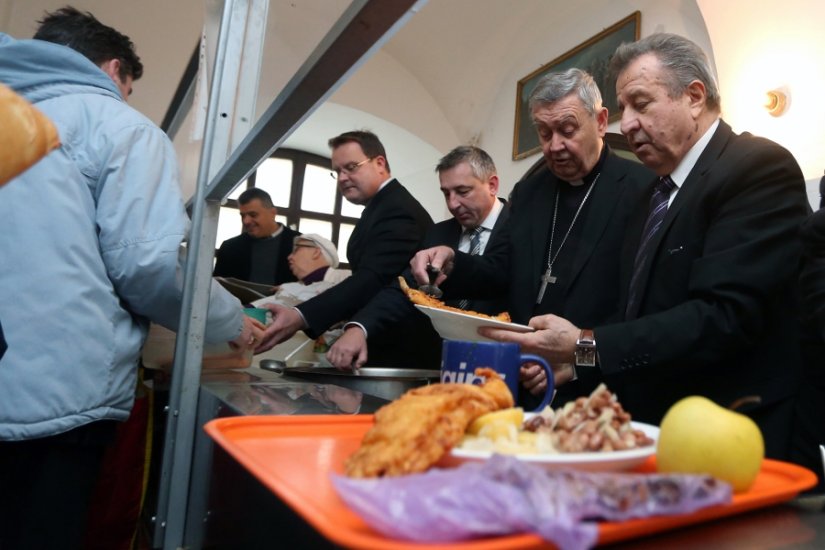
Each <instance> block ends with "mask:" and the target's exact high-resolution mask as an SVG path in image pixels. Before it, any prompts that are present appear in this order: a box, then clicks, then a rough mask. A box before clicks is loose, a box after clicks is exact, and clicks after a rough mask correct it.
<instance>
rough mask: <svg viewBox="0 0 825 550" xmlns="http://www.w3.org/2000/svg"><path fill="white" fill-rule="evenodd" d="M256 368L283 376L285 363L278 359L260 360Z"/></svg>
mask: <svg viewBox="0 0 825 550" xmlns="http://www.w3.org/2000/svg"><path fill="white" fill-rule="evenodd" d="M258 366H259V367H260V368H262V369H264V370H268V371H271V372H274V373H275V374H283V373H284V371H285V370H286V363H285V362H284V361H281V360H280V359H261V362H260V363H259V364H258Z"/></svg>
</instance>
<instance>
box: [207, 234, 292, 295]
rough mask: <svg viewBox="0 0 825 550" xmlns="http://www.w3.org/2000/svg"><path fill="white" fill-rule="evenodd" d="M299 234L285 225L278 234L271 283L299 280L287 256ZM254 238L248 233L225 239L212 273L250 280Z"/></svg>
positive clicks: (216, 257) (217, 254)
mask: <svg viewBox="0 0 825 550" xmlns="http://www.w3.org/2000/svg"><path fill="white" fill-rule="evenodd" d="M298 235H300V233H299V232H298V231H295V230H293V229H290V228H289V227H287V226H286V225H284V230H283V231H282V232H281V234H280V235H279V236H278V238H279V239H280V240H281V243H280V246H279V247H278V260H277V262H276V263H275V272H274V273H273V274H272V280H271V281H268V282H269V283H270V284H272V285H279V284H281V283H288V282H291V281H296V280H297V279H296V278H295V275H293V274H292V270H291V269H289V262H288V261H287V256H289V255H290V253H291V252H292V244H293V241H294V240H295V237H296V236H298ZM254 240H255V239H254V237H250V236H249V235H247V234H246V233H241V234H240V235H238V236H237V237H232V238H231V239H227V240H225V241H224V242H223V244H221V246H220V248H219V249H218V252H217V253H216V254H215V270H214V272H213V273H212V274H213V275H214V276H216V277H234V278H236V279H241V280H244V281H248V280H249V274H250V272H251V270H252V266H251V262H252V242H253V241H254Z"/></svg>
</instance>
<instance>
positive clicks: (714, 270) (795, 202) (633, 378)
mask: <svg viewBox="0 0 825 550" xmlns="http://www.w3.org/2000/svg"><path fill="white" fill-rule="evenodd" d="M647 209H648V206H647V201H645V202H643V203H641V204H640V206H639V208H638V210H637V212H636V214H635V215H634V219H633V221H632V228H631V230H630V231H629V232H628V237H629V238H628V240H627V241H626V244H625V248H624V260H625V261H624V264H623V266H622V280H623V289H627V286H628V283H629V281H630V276H631V272H632V269H633V261H634V255H635V252H636V249H637V248H638V243H639V240H640V236H641V228H642V226H643V224H644V221H645V219H646V217H647ZM808 210H809V206H808V201H807V197H806V193H805V183H804V178H803V177H802V173H801V171H800V169H799V166H798V165H797V163H796V161H795V160H794V158H793V157H792V156H791V154H790V153H789V152H788V151H786V150H785V149H783V148H782V147H780V146H778V145H777V144H775V143H773V142H771V141H768V140H765V139H761V138H757V137H754V136H752V135H750V134H742V135H736V134H734V133H733V131H732V130H731V128H730V126H728V125H727V124H725V123H724V122H720V125H719V128H718V129H717V131H716V132H715V134H714V135H713V137H712V138H711V140H710V142H709V143H708V145H707V147H706V148H705V150H704V152H703V153H702V154H701V156H700V157H699V159H698V161H697V163H696V166H694V168H693V170H692V171H691V173H690V174H689V176H688V178H687V180H686V181H685V183H684V185H683V186H682V187H681V188H680V189H679V191H678V193H677V195H676V196H675V198H674V200H673V202H672V203H671V206H670V207H669V208H668V212H667V215H666V217H665V219H664V222H663V223H662V226H661V228H660V230H659V231H658V233H657V235H656V236H655V237H654V239H655V242H654V247H655V251H654V252H653V253H652V254H651V255H650V257H651V261H650V262H649V264H648V266H647V268H646V271H645V272H644V275H643V279H642V284H643V287H642V288H643V290H642V292H641V294H640V297H639V311H638V312H637V313H636V314H635V315H631V317H630V318H629V319H628V320H627V321H626V322H623V323H621V324H613V325H607V326H597V327H596V329H595V335H596V344H597V349H598V353H599V357H600V366H601V370H602V373H603V374H604V375H605V376H606V377H607V379H608V380H610V379H616V380H618V382H614V383H613V384H612V385H613V386H614V387H616V390H617V392H618V393H619V398H620V400H621V402H622V404H623V405H624V406H625V408H626V409H627V410H628V411H629V412H630V413H631V414H632V415H633V417H634V419H636V420H641V421H644V422H651V423H654V424H658V423H659V422H660V421H661V419H662V416H663V415H664V413H665V412H666V411H667V409H668V408H669V407H670V405H672V404H673V403H674V402H675V401H677V400H678V399H680V398H682V397H685V396H687V395H693V394H698V395H704V396H706V397H709V398H710V399H712V400H714V401H716V402H717V403H719V404H721V405H723V406H727V405H729V404H730V403H732V402H733V401H734V400H735V399H737V398H739V397H742V396H748V395H758V396H760V397H761V399H762V403H763V406H762V408H761V409H756V410H754V411H753V413H752V416H753V417H754V418H755V419H756V420H757V423H758V424H760V427H761V428H762V431H763V435H764V436H765V440H766V445H767V453H768V456H772V457H773V458H783V456H784V455H785V453H786V452H787V433H788V432H789V431H790V426H789V425H778V426H774V427H769V426H768V423H767V422H763V421H762V420H760V418H759V416H760V415H762V414H765V411H766V410H767V411H771V409H770V408H769V407H770V406H771V405H778V404H780V403H779V402H780V401H781V400H782V399H784V398H788V397H790V396H793V395H794V393H795V392H796V391H797V386H798V382H799V369H800V358H799V345H798V330H797V328H798V324H797V320H796V315H797V296H796V291H797V277H798V265H799V258H800V246H799V242H798V239H797V232H798V230H799V226H800V224H801V223H802V221H803V220H804V219H805V216H806V213H807V211H808ZM624 294H626V292H625V293H624ZM623 302H626V296H624V299H623ZM622 311H624V304H623V305H622ZM616 375H621V376H616ZM619 384H620V385H619ZM743 412H745V409H743ZM768 416H770V415H769V414H768ZM776 428H778V429H776Z"/></svg>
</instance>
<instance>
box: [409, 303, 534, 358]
mask: <svg viewBox="0 0 825 550" xmlns="http://www.w3.org/2000/svg"><path fill="white" fill-rule="evenodd" d="M415 307H416V308H418V310H419V311H421V312H422V313H424V314H425V315H426V316H427V317H429V318H430V321H432V323H433V328H435V330H436V332H438V334H439V336H441V337H442V338H444V339H445V340H464V341H467V342H493V341H496V340H494V339H492V338H488V337H486V336H484V335H482V334H481V333H480V331H479V329H480V327H493V328H496V329H498V330H499V331H500V332H511V333H517V332H532V331H533V329H532V328H531V327H528V326H527V325H519V324H518V323H506V322H504V321H499V320H497V319H493V318H491V317H479V316H477V315H471V314H469V313H464V312H460V311H456V310H450V309H441V308H437V307H430V306H424V305H421V304H415ZM498 341H499V342H505V341H507V340H504V339H501V340H498ZM525 353H526V352H525Z"/></svg>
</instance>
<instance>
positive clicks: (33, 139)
mask: <svg viewBox="0 0 825 550" xmlns="http://www.w3.org/2000/svg"><path fill="white" fill-rule="evenodd" d="M0 121H2V122H0V185H3V184H4V183H6V182H7V181H8V180H10V179H12V178H13V177H15V176H17V175H18V174H20V173H21V172H23V171H24V170H26V169H27V168H29V167H30V166H32V165H33V164H34V163H35V162H37V161H38V160H40V159H41V158H42V157H44V156H45V155H46V153H48V152H49V151H51V150H52V149H54V148H56V147H58V146H59V145H60V138H59V137H58V135H57V130H56V129H55V127H54V124H52V121H51V120H49V119H48V118H47V117H46V115H44V114H43V113H41V112H40V111H39V110H38V109H37V108H36V107H33V106H32V105H31V104H30V103H29V102H28V101H26V100H25V99H23V98H22V97H20V96H19V95H17V94H16V93H15V92H14V91H13V90H12V89H11V88H9V87H8V86H5V85H3V84H0Z"/></svg>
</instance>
